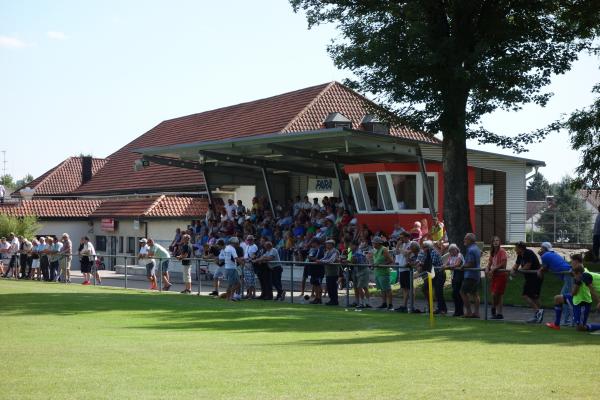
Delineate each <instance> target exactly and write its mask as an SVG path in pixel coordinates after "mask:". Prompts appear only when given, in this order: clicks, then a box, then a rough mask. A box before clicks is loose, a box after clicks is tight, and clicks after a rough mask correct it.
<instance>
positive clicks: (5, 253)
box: [0, 237, 10, 276]
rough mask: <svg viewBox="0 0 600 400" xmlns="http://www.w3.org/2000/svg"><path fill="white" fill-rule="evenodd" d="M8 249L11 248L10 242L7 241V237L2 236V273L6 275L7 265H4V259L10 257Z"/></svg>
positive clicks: (0, 252) (0, 265) (0, 267)
mask: <svg viewBox="0 0 600 400" xmlns="http://www.w3.org/2000/svg"><path fill="white" fill-rule="evenodd" d="M8 249H10V243H9V242H7V241H6V238H4V237H3V238H0V274H2V276H5V275H4V273H5V272H6V271H4V270H5V268H6V266H5V265H4V260H7V259H8Z"/></svg>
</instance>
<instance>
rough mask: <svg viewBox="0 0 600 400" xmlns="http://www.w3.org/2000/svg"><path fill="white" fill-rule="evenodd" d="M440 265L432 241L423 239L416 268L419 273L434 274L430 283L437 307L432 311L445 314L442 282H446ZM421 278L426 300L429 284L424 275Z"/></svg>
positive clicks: (438, 254) (437, 253)
mask: <svg viewBox="0 0 600 400" xmlns="http://www.w3.org/2000/svg"><path fill="white" fill-rule="evenodd" d="M442 265H443V263H442V257H441V256H440V253H439V252H438V251H437V250H436V249H435V248H434V246H433V242H432V241H431V240H426V241H424V242H423V246H422V250H421V252H420V253H419V256H418V258H417V270H418V272H420V273H421V274H424V273H427V274H430V273H433V275H434V276H433V279H432V282H431V283H432V286H433V290H434V293H435V298H436V301H437V308H436V310H435V311H434V313H435V314H444V315H445V314H446V313H447V312H448V309H447V307H446V301H445V300H444V283H445V282H446V272H445V271H444V270H443V269H441V267H442ZM423 280H424V283H423V286H422V289H423V296H424V297H425V300H426V301H427V299H429V284H428V282H427V278H426V277H423Z"/></svg>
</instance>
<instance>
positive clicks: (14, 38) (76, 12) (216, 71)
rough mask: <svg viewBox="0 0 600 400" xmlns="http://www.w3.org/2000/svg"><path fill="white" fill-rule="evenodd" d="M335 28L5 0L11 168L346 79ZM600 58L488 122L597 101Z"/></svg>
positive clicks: (546, 146)
mask: <svg viewBox="0 0 600 400" xmlns="http://www.w3.org/2000/svg"><path fill="white" fill-rule="evenodd" d="M336 35H337V32H336V31H335V28H334V27H333V26H321V27H317V28H313V29H312V30H308V29H307V23H306V19H305V17H304V16H303V15H302V14H295V13H294V12H293V11H292V8H291V6H290V5H289V2H287V1H286V0H253V1H246V0H229V1H227V0H220V1H208V0H196V1H184V0H170V1H166V0H163V1H148V0H144V1H140V0H127V1H113V0H103V1H99V0H98V1H91V0H90V1H84V2H83V1H65V0H62V1H61V0H53V1H43V0H20V1H13V0H0V138H1V139H0V151H2V150H4V151H6V161H7V163H6V173H8V174H11V175H12V176H13V177H15V179H19V178H22V177H23V176H25V174H27V173H30V174H32V175H33V176H34V177H35V176H38V175H40V174H42V173H43V172H45V171H46V170H48V169H50V168H51V167H53V166H55V165H56V164H58V163H59V162H61V161H62V160H64V159H65V158H67V157H69V156H74V155H79V154H82V153H83V154H93V155H94V156H96V157H106V156H108V155H110V154H111V153H113V152H114V151H116V150H118V149H119V148H120V147H122V146H123V145H125V144H126V143H128V142H130V141H131V140H133V139H135V138H136V137H138V136H140V135H141V134H143V133H144V132H146V131H147V130H149V129H150V128H152V127H153V126H155V125H157V124H158V123H160V122H161V121H162V120H165V119H170V118H175V117H179V116H183V115H188V114H192V113H197V112H201V111H206V110H210V109H214V108H218V107H223V106H227V105H232V104H237V103H240V102H244V101H251V100H255V99H259V98H263V97H268V96H272V95H276V94H279V93H284V92H287V91H291V90H296V89H300V88H303V87H307V86H311V85H316V84H320V83H324V82H329V81H332V80H337V81H343V80H344V78H346V77H349V76H350V73H349V72H348V71H343V70H338V69H336V68H335V66H334V65H333V62H332V61H331V59H330V57H329V55H328V54H327V51H326V47H327V44H328V43H330V41H331V39H332V38H334V37H336ZM599 65H600V60H599V59H597V58H593V57H591V56H588V55H584V56H583V57H582V58H581V59H580V61H578V62H577V63H576V64H574V66H573V69H572V71H571V72H569V73H567V74H566V75H562V76H558V77H555V78H553V81H552V84H551V86H550V87H549V90H550V91H552V92H554V93H555V96H554V97H553V99H552V100H551V101H550V102H549V104H548V105H547V106H546V107H545V108H540V107H537V106H526V107H524V109H523V110H521V111H519V112H504V111H502V112H495V113H493V114H491V115H488V116H486V117H485V118H484V119H483V123H484V126H485V127H487V128H488V129H490V130H492V131H494V132H497V133H505V134H515V133H520V132H524V131H527V130H532V129H536V128H540V127H543V126H545V125H546V124H547V123H549V122H551V121H554V120H556V119H557V118H559V117H560V116H561V115H562V114H565V113H570V112H571V111H573V110H575V109H577V108H581V107H585V106H587V105H589V104H591V103H592V99H593V96H592V94H591V92H590V90H591V88H592V86H593V85H594V83H596V82H597V81H600V72H599V70H598V66H599ZM469 146H470V147H472V148H479V149H482V150H488V151H495V152H502V153H506V154H511V153H510V152H509V151H504V150H501V149H499V148H497V147H496V146H490V145H488V146H479V145H478V144H477V143H475V142H473V143H470V144H469ZM521 156H523V157H526V158H533V159H538V160H543V161H545V162H546V164H547V167H545V168H542V169H541V170H540V171H541V172H542V173H543V174H544V175H545V176H546V177H547V178H548V179H549V180H550V181H551V182H555V181H559V180H560V179H561V178H562V177H563V176H565V175H569V174H572V172H573V168H575V167H576V166H577V164H578V161H579V159H578V155H577V154H576V153H575V152H574V151H572V150H571V149H570V145H569V138H568V134H567V133H565V132H562V133H557V134H553V135H552V136H551V137H549V138H548V139H546V140H545V141H544V142H543V143H541V144H536V145H531V146H530V151H529V152H528V153H523V154H521ZM0 174H2V153H0Z"/></svg>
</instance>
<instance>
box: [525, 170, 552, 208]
mask: <svg viewBox="0 0 600 400" xmlns="http://www.w3.org/2000/svg"><path fill="white" fill-rule="evenodd" d="M549 194H550V183H549V182H548V180H547V179H546V178H545V177H544V175H542V174H541V173H539V172H537V173H536V174H535V175H534V176H533V178H532V179H531V181H530V182H529V184H528V185H527V200H528V201H541V200H546V196H548V195H549Z"/></svg>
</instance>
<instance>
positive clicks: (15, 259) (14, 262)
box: [4, 232, 21, 279]
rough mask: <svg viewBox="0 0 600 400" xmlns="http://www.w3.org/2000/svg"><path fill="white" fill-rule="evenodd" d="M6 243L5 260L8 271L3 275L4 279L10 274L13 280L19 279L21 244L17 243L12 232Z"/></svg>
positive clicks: (17, 240)
mask: <svg viewBox="0 0 600 400" xmlns="http://www.w3.org/2000/svg"><path fill="white" fill-rule="evenodd" d="M8 243H9V247H8V251H7V259H8V260H9V261H8V269H7V270H6V272H5V273H4V277H5V278H6V277H8V275H10V273H11V272H12V276H13V278H15V279H17V278H18V277H19V250H20V247H21V244H20V243H19V239H18V238H17V236H15V234H14V233H12V232H11V233H10V234H9V235H8Z"/></svg>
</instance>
